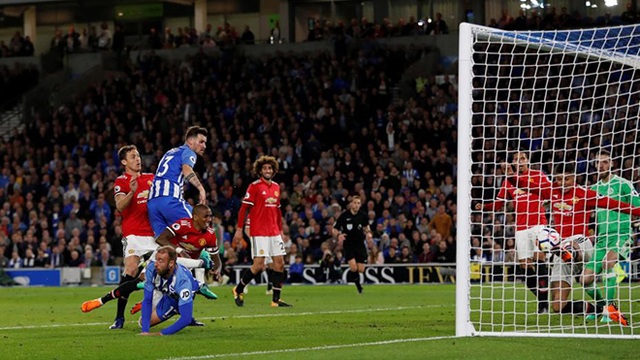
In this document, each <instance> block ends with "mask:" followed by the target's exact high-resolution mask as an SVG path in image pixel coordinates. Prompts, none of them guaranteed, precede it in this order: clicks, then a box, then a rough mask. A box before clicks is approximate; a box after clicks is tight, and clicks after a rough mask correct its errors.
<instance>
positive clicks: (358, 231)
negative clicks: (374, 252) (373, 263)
mask: <svg viewBox="0 0 640 360" xmlns="http://www.w3.org/2000/svg"><path fill="white" fill-rule="evenodd" d="M360 206H362V200H361V199H360V196H358V195H354V196H352V197H351V201H350V202H349V209H348V210H346V211H345V212H343V213H342V214H340V216H339V217H338V220H336V223H335V224H334V225H333V235H335V236H336V237H337V238H338V245H340V244H342V248H343V250H344V258H345V259H346V260H347V262H348V263H349V272H348V273H347V282H354V283H355V284H356V288H357V289H358V292H359V293H362V284H360V274H361V273H364V264H365V263H366V262H367V248H366V246H365V234H366V238H367V239H370V238H371V229H370V228H369V222H368V221H367V220H368V219H367V215H366V214H365V213H363V212H362V211H360Z"/></svg>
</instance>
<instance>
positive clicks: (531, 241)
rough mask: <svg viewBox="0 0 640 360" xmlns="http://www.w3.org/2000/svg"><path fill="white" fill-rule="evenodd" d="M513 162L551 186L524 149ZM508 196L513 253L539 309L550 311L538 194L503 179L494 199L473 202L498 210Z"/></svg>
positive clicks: (543, 220) (543, 222)
mask: <svg viewBox="0 0 640 360" xmlns="http://www.w3.org/2000/svg"><path fill="white" fill-rule="evenodd" d="M513 165H514V166H515V167H517V169H518V172H519V173H520V174H523V175H524V174H526V175H527V176H528V177H529V178H530V179H531V181H534V182H535V183H537V184H541V186H550V185H551V182H550V181H549V179H548V178H547V176H546V175H545V174H544V173H543V172H542V171H539V170H534V169H531V168H529V158H528V156H527V154H526V153H525V152H522V151H519V152H517V153H515V155H514V158H513ZM509 200H512V201H513V207H514V209H515V213H516V233H515V240H516V257H517V259H518V262H519V263H520V267H522V268H523V269H524V270H525V272H526V285H527V288H529V290H531V292H532V293H533V294H534V295H535V296H536V297H537V298H538V312H539V313H546V312H548V311H549V288H548V283H549V281H548V278H549V275H548V274H549V269H548V267H547V264H546V259H545V256H544V254H543V253H541V252H540V251H539V250H538V246H537V243H536V241H537V237H538V233H539V232H540V231H541V230H542V228H544V226H546V225H547V217H546V216H545V209H544V207H543V206H542V203H543V201H542V200H541V199H540V196H539V195H537V194H535V193H530V192H528V191H526V190H523V189H521V188H519V187H516V186H514V185H513V184H512V183H511V182H510V181H508V179H506V178H505V179H504V181H503V182H502V186H501V187H500V192H498V196H497V199H496V201H494V202H488V203H485V204H480V203H478V204H476V207H475V208H476V210H481V209H482V210H490V211H499V210H501V209H502V208H503V207H504V205H505V203H506V202H507V201H509Z"/></svg>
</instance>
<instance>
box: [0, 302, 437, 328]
mask: <svg viewBox="0 0 640 360" xmlns="http://www.w3.org/2000/svg"><path fill="white" fill-rule="evenodd" d="M439 307H447V305H421V306H397V307H385V308H371V309H353V310H333V311H318V312H311V311H308V312H291V313H275V314H252V315H231V316H206V317H199V319H201V320H223V319H254V318H265V317H282V316H307V315H330V314H351V313H365V312H373V311H397V310H411V309H421V308H425V309H426V308H439ZM128 323H129V322H128ZM130 323H132V324H137V321H130ZM111 324H112V322H108V323H106V322H93V323H75V324H74V323H71V324H47V325H24V326H6V327H0V331H7V330H29V329H51V328H63V327H85V326H104V325H111Z"/></svg>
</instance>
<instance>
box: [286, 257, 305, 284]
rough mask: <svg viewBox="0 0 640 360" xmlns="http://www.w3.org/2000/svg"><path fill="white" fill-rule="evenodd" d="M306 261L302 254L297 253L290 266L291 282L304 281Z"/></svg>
mask: <svg viewBox="0 0 640 360" xmlns="http://www.w3.org/2000/svg"><path fill="white" fill-rule="evenodd" d="M303 273H304V262H302V255H296V256H295V261H294V262H293V263H292V264H291V265H290V266H289V281H288V282H289V283H290V284H291V283H302V282H304V276H303Z"/></svg>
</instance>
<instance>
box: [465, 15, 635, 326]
mask: <svg viewBox="0 0 640 360" xmlns="http://www.w3.org/2000/svg"><path fill="white" fill-rule="evenodd" d="M636 32H638V30H637V28H636V27H618V28H612V29H598V30H572V31H563V32H526V33H513V32H501V31H498V30H494V29H488V28H482V27H478V28H474V31H473V36H472V39H471V46H472V57H471V67H472V72H473V76H472V78H471V79H467V81H470V82H471V94H470V95H471V103H470V106H471V110H472V111H471V118H470V119H464V118H463V114H462V113H461V120H460V126H461V127H462V126H465V124H468V123H469V122H470V124H468V126H470V127H471V128H470V131H471V142H472V143H471V154H470V155H471V159H470V160H471V163H470V164H469V166H470V172H471V175H470V179H459V182H462V181H467V180H468V181H470V182H471V190H470V191H471V203H470V204H469V206H470V207H471V208H472V209H473V210H472V214H471V223H470V229H469V230H470V236H471V239H470V244H471V249H470V254H469V257H470V260H469V258H467V259H464V260H465V261H470V278H471V279H470V280H471V281H470V295H469V299H470V302H469V309H470V313H469V316H470V322H471V324H472V325H473V327H474V329H475V331H476V332H478V333H482V334H485V333H503V334H504V333H514V334H525V335H534V336H539V335H542V336H546V335H575V334H582V335H585V334H586V335H587V336H640V325H636V323H635V322H636V321H639V322H640V316H639V315H640V314H639V312H640V305H639V304H638V299H640V287H639V286H638V285H639V283H638V280H639V279H638V274H637V270H636V269H637V267H638V266H637V256H638V254H639V251H638V248H637V247H636V240H635V239H636V236H635V233H636V232H637V229H636V228H635V227H632V226H631V220H632V219H633V218H630V217H628V216H619V213H618V212H615V214H612V213H607V212H606V211H605V212H602V211H603V210H601V208H598V209H593V210H589V208H590V207H592V205H593V204H592V203H593V202H594V201H596V199H595V198H591V200H590V201H589V205H585V206H586V207H587V210H585V211H582V212H581V213H579V212H580V211H581V210H580V207H581V205H580V203H579V201H580V199H578V198H581V197H584V196H582V195H580V194H578V193H576V194H577V195H573V197H572V198H571V199H570V198H567V199H565V200H566V201H558V199H557V198H556V199H554V198H553V197H554V196H555V197H557V196H558V195H557V194H556V193H553V194H555V195H552V194H550V193H549V194H548V193H541V192H540V190H539V188H540V187H539V186H537V184H538V183H539V182H540V181H542V180H540V179H538V178H536V177H535V176H534V175H531V176H530V177H529V178H526V179H525V180H521V181H524V182H521V183H518V179H519V178H522V177H526V175H522V174H521V175H520V177H518V176H516V175H512V176H510V177H508V179H509V180H508V181H505V178H506V177H505V174H504V171H505V170H506V168H504V169H503V168H502V167H501V164H502V163H505V162H507V163H514V161H516V162H517V161H521V162H523V161H524V162H527V161H528V163H529V166H528V167H529V168H530V170H527V171H532V172H531V173H526V172H525V174H534V172H535V170H540V171H542V172H543V173H544V174H543V176H544V175H546V176H547V177H548V178H549V179H550V180H552V181H554V183H553V185H545V186H547V189H549V190H552V191H560V192H562V191H564V190H561V189H562V187H560V186H559V183H557V181H558V180H560V179H561V178H565V177H568V176H569V175H573V174H575V176H574V180H575V184H576V185H577V186H582V187H585V188H592V187H594V186H595V184H596V183H598V181H600V180H602V182H601V183H600V187H599V188H597V189H596V188H595V187H594V190H597V191H599V192H600V193H603V194H602V195H609V196H611V197H612V198H613V199H617V200H621V201H624V202H630V203H634V204H635V205H636V206H640V199H638V198H637V197H636V195H637V194H636V193H635V190H636V188H637V185H638V176H639V172H638V166H639V165H640V158H639V157H638V156H637V155H636V154H637V153H638V149H637V147H636V146H637V145H636V144H637V143H638V140H639V138H638V129H639V126H638V125H639V124H638V115H639V109H640V108H639V104H640V101H639V100H640V82H638V81H637V80H638V79H639V78H640V71H639V70H638V68H639V67H640V62H638V51H639V49H640V47H639V44H640V35H636ZM639 34H640V32H639ZM468 40H469V39H467V41H468ZM461 43H463V39H461ZM461 75H462V74H461ZM464 79H465V78H464V77H463V76H461V81H465V80H464ZM461 96H465V95H464V94H461ZM465 120H470V121H466V122H465ZM519 151H522V152H521V153H519ZM607 153H608V154H610V155H609V156H608V158H609V159H610V165H611V166H610V168H611V169H610V173H611V174H610V175H609V176H606V173H607V172H606V171H605V170H606V169H605V165H604V163H605V162H606V158H607ZM516 154H518V155H516ZM522 154H524V156H525V157H526V158H525V160H522V159H519V157H520V156H522ZM561 164H564V165H567V164H569V165H571V166H572V167H574V168H575V169H572V168H571V166H570V167H563V168H561V169H559V170H558V169H557V166H558V165H561ZM599 164H600V166H601V167H602V168H601V169H600V172H599V171H598V166H599ZM511 169H512V170H514V171H518V170H520V172H522V171H523V170H524V169H525V168H524V167H522V164H520V165H514V166H511ZM531 179H534V180H531ZM527 181H528V182H529V185H527ZM610 181H611V182H610ZM603 183H604V184H607V183H608V184H610V185H609V186H608V187H607V186H603V185H602V184H603ZM612 184H615V185H612ZM511 185H513V186H511ZM549 186H553V188H549ZM540 202H543V205H542V206H543V209H542V210H540V211H541V214H540V216H536V213H537V211H538V207H539V205H538V204H539V203H540ZM478 204H480V205H478ZM600 205H602V204H600ZM599 212H601V213H600V214H599V215H598V216H596V214H597V213H599ZM554 215H555V216H554ZM581 217H584V218H585V219H584V220H580V218H581ZM569 218H572V219H573V221H574V223H575V225H574V228H573V229H571V231H569V230H568V229H563V230H560V229H558V227H560V226H561V225H560V224H558V222H559V221H560V220H561V221H563V222H567V223H569V222H570V221H571V220H569ZM559 219H560V220H559ZM545 221H546V222H548V224H546V223H545ZM536 225H538V226H543V225H546V226H549V227H553V228H556V229H558V231H559V232H560V233H561V234H562V235H563V238H567V237H568V235H567V234H571V235H584V236H586V237H587V238H588V240H587V241H591V243H592V244H593V245H594V246H595V247H596V250H595V251H592V250H589V249H583V250H584V251H576V252H575V254H579V255H578V258H577V259H576V258H574V260H573V263H572V264H573V266H568V265H563V264H566V263H563V262H562V261H560V263H559V264H555V263H554V261H555V260H554V259H556V258H554V257H551V256H550V255H548V254H547V255H546V256H543V258H542V259H541V260H539V261H538V263H540V264H543V263H544V264H546V267H547V268H548V273H550V274H551V279H549V278H545V277H544V274H545V271H544V266H536V265H535V264H536V261H535V258H536V257H537V256H539V255H536V254H535V253H531V252H530V251H528V250H530V249H528V246H530V247H531V248H533V246H535V245H530V244H535V239H534V238H535V237H536V236H537V234H538V233H539V231H538V230H531V229H532V228H535V226H536ZM583 225H584V226H583ZM583 233H584V234H583ZM518 236H519V237H520V240H518V241H516V238H517V237H518ZM527 237H529V239H527ZM576 239H579V241H582V240H581V238H580V237H577V238H576ZM458 241H463V239H459V240H458ZM516 242H517V243H518V248H517V249H516ZM527 244H529V245H527ZM598 248H602V250H597V249H598ZM608 251H611V252H613V253H619V254H620V255H627V253H628V255H627V257H624V256H619V258H618V257H615V256H613V255H609V256H611V257H612V259H613V260H612V261H611V262H610V263H611V264H613V263H614V262H615V260H619V261H618V263H619V265H620V266H621V267H622V268H623V269H624V270H625V272H626V274H627V277H626V278H625V279H622V273H621V272H620V270H619V269H618V267H617V266H616V267H615V269H614V268H612V269H602V270H601V269H600V265H601V264H603V261H595V259H594V260H589V258H590V257H593V258H595V257H598V254H599V253H602V254H606V253H607V252H608ZM582 257H584V258H586V261H585V260H582ZM518 258H524V259H526V258H534V260H533V263H534V265H533V266H532V270H529V271H527V270H525V269H523V268H521V267H520V266H519V265H518V263H519V260H518ZM460 260H462V259H459V261H460ZM521 260H522V259H521ZM589 263H592V264H590V265H589ZM554 267H555V269H554ZM589 268H593V271H594V272H596V275H597V276H596V277H595V279H596V280H595V282H594V285H590V286H583V285H581V283H580V281H581V276H582V275H583V272H584V271H585V269H589ZM534 269H535V270H534ZM616 271H617V272H616ZM587 273H589V271H587ZM528 277H533V280H531V279H529V282H528V281H527V279H528ZM611 279H614V280H615V281H614V280H611ZM549 280H551V281H552V283H553V285H554V287H551V286H549ZM619 280H622V281H621V282H619V283H618V281H619ZM594 286H595V287H594ZM585 287H586V288H587V289H589V291H585ZM529 288H531V289H533V291H531V289H529ZM596 288H597V289H598V290H599V291H596V290H595V289H596ZM534 292H537V293H538V296H537V297H536V295H534ZM541 293H547V294H548V301H549V311H550V313H544V310H543V309H542V308H544V301H541V300H540V299H543V298H544V294H542V295H540V294H541ZM611 304H615V305H616V306H617V307H618V308H619V310H620V312H621V313H622V314H624V316H625V318H626V320H627V321H628V322H629V324H628V325H627V326H623V325H621V324H620V321H623V320H620V317H619V316H617V314H616V313H615V311H614V309H613V308H612V307H611V306H610V305H611ZM592 306H593V308H592ZM554 308H555V309H554ZM603 309H604V310H603ZM554 310H555V311H554ZM592 311H595V314H594V315H595V317H596V319H595V320H588V319H587V320H586V319H585V318H586V316H585V315H589V313H591V312H592ZM540 312H542V313H540ZM585 313H586V314H585ZM609 313H610V314H609ZM605 315H607V316H605ZM603 318H604V320H602V319H603ZM607 319H613V321H612V322H608V323H607V322H602V321H606V320H607ZM616 320H617V321H616ZM634 320H636V321H634Z"/></svg>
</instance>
